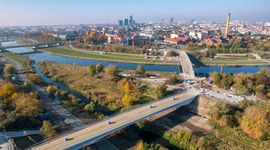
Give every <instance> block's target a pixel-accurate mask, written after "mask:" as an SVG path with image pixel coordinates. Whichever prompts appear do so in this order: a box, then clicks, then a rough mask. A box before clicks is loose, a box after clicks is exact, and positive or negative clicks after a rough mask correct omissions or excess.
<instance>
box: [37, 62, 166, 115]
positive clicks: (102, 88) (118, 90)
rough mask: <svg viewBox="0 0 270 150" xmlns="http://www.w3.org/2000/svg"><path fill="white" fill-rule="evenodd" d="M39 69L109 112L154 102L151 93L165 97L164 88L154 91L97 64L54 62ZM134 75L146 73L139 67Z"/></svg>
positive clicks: (115, 68)
mask: <svg viewBox="0 0 270 150" xmlns="http://www.w3.org/2000/svg"><path fill="white" fill-rule="evenodd" d="M39 66H40V68H41V70H42V71H43V72H44V73H45V74H46V75H47V76H49V77H51V78H52V79H53V80H55V81H59V82H61V83H63V84H64V85H66V86H67V87H69V88H71V89H74V90H76V91H78V92H80V93H82V94H83V95H84V96H85V97H86V98H88V99H89V101H91V102H93V103H94V105H100V106H102V107H104V108H107V109H108V110H109V111H112V112H114V111H121V110H122V109H127V108H129V107H132V106H134V105H138V104H142V103H146V102H149V101H153V100H154V99H156V96H155V95H156V93H155V92H154V91H156V92H159V93H160V95H161V96H162V95H164V88H161V89H156V90H155V89H154V88H151V87H149V86H148V85H147V84H144V83H142V82H140V81H139V80H136V79H134V78H127V77H123V76H120V75H119V74H120V72H121V70H120V69H119V68H118V67H117V66H107V67H103V66H102V65H100V64H98V65H95V66H94V65H90V66H88V67H83V66H77V65H66V64H57V63H54V62H42V63H40V64H39ZM136 74H138V75H142V76H143V75H144V74H145V70H144V69H143V68H142V66H139V67H138V69H137V71H136ZM150 91H153V92H150ZM165 91H166V88H165ZM85 109H90V110H91V111H92V106H89V107H88V106H87V107H86V106H85Z"/></svg>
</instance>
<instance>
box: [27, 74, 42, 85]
mask: <svg viewBox="0 0 270 150" xmlns="http://www.w3.org/2000/svg"><path fill="white" fill-rule="evenodd" d="M27 76H28V78H29V80H31V81H32V82H34V83H35V84H42V83H44V81H43V79H42V78H41V77H40V76H39V75H38V74H28V75H27Z"/></svg>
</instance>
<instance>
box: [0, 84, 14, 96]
mask: <svg viewBox="0 0 270 150" xmlns="http://www.w3.org/2000/svg"><path fill="white" fill-rule="evenodd" d="M16 91H17V90H16V88H15V86H14V85H13V84H4V85H2V86H1V87H0V97H3V98H8V97H10V96H11V95H12V94H13V93H15V92H16Z"/></svg>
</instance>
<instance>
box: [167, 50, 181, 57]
mask: <svg viewBox="0 0 270 150" xmlns="http://www.w3.org/2000/svg"><path fill="white" fill-rule="evenodd" d="M166 56H167V57H176V56H179V54H178V53H177V52H176V51H169V52H168V53H167V55H166Z"/></svg>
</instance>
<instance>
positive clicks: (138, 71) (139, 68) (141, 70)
mask: <svg viewBox="0 0 270 150" xmlns="http://www.w3.org/2000/svg"><path fill="white" fill-rule="evenodd" d="M135 72H136V74H137V75H140V76H144V75H145V70H144V68H143V66H142V65H138V66H137V68H136V71H135Z"/></svg>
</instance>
